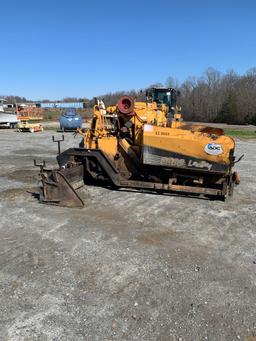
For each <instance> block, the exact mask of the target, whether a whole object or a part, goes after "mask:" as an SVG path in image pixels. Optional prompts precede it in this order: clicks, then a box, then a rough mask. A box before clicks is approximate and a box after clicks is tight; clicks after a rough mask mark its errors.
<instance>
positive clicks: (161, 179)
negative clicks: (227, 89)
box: [35, 88, 240, 207]
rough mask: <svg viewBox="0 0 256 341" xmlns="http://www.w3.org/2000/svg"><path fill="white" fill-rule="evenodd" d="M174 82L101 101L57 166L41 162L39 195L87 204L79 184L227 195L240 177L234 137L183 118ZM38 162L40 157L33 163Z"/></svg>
mask: <svg viewBox="0 0 256 341" xmlns="http://www.w3.org/2000/svg"><path fill="white" fill-rule="evenodd" d="M176 100H177V91H176V90H175V89H173V88H150V89H148V90H147V91H146V101H145V102H137V101H136V100H134V99H133V98H131V97H129V96H123V97H121V98H120V100H119V101H118V103H117V104H116V105H114V106H110V107H107V108H106V107H105V105H104V103H103V101H102V100H97V103H96V105H95V106H94V114H93V118H92V120H91V123H90V127H89V129H88V130H87V131H83V130H81V129H80V130H78V133H79V134H81V135H82V137H83V138H82V142H81V143H80V145H79V147H78V148H70V149H67V150H66V151H64V152H62V153H60V148H59V154H58V156H57V161H58V164H59V168H58V169H55V170H52V169H47V168H46V166H45V164H43V165H39V166H40V176H41V180H42V187H41V193H40V201H41V202H44V203H48V204H55V205H60V206H67V207H83V205H84V203H83V200H82V198H81V197H80V195H79V193H78V191H77V189H78V188H80V187H81V186H82V185H84V184H87V185H91V184H97V185H103V186H108V187H113V188H115V189H118V188H124V187H126V188H134V189H138V190H142V189H144V190H149V191H155V192H159V193H167V192H171V193H174V192H176V193H178V194H183V195H190V196H204V197H209V198H216V199H222V200H225V199H226V198H227V197H228V196H231V195H232V193H233V188H234V185H235V184H238V183H239V181H240V180H239V174H238V173H237V172H233V170H232V169H233V166H234V164H235V163H236V162H238V161H239V160H237V161H236V160H235V156H234V151H235V142H234V140H233V139H232V138H231V137H228V136H226V135H224V133H223V130H222V129H219V128H212V127H208V126H205V125H199V124H191V123H186V122H184V121H183V120H182V116H181V110H180V108H179V107H178V106H177V103H176ZM35 165H37V163H36V162H35Z"/></svg>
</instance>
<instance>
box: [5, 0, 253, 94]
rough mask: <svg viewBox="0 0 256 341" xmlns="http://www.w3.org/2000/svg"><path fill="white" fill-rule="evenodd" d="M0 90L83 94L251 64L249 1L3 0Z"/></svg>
mask: <svg viewBox="0 0 256 341" xmlns="http://www.w3.org/2000/svg"><path fill="white" fill-rule="evenodd" d="M0 25H1V33H2V34H1V47H0V49H1V53H0V66H1V82H0V95H7V94H13V95H20V96H25V97H27V98H30V99H34V100H36V99H43V98H49V99H61V98H63V97H66V96H77V97H80V96H82V97H88V98H91V97H93V96H96V95H100V94H104V93H106V92H113V91H117V90H129V89H133V88H135V89H140V88H145V87H146V86H148V85H150V84H152V83H156V82H165V81H166V79H167V78H168V77H169V76H173V77H175V78H177V79H179V80H180V81H183V80H184V79H186V78H187V77H188V76H199V75H201V73H202V72H203V71H205V70H206V68H207V67H213V68H215V69H218V70H220V71H222V72H225V71H227V70H230V69H234V70H235V71H237V72H238V73H244V72H245V71H246V70H247V69H249V68H251V67H253V66H256V43H255V39H256V1H254V0H243V1H242V0H222V1H221V0H193V1H192V0H173V1H172V0H169V1H168V0H155V1H151V0H137V1H135V0H129V1H123V0H119V1H114V0H108V1H97V0H94V1H86V0H84V1H82V0H73V1H65V0H61V1H60V0H51V1H50V0H41V1H40V0H33V1H30V0H23V1H19V0H16V1H13V0H8V1H4V2H2V3H1V21H0Z"/></svg>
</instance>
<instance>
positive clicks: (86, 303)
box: [0, 130, 256, 341]
mask: <svg viewBox="0 0 256 341" xmlns="http://www.w3.org/2000/svg"><path fill="white" fill-rule="evenodd" d="M51 135H52V132H49V131H45V132H43V133H37V134H29V133H27V134H26V133H16V132H14V131H10V130H1V131H0V145H1V157H0V161H1V162H0V217H1V218H0V303H1V309H0V340H11V341H18V340H29V341H30V340H32V341H33V340H35V341H41V340H42V341H43V340H65V341H66V340H72V341H73V340H74V341H76V340H161V341H162V340H164V341H165V340H171V341H172V340H175V341H176V340H177V341H178V340H179V341H181V340H183V341H184V340H189V341H190V340H191V341H197V340H216V341H222V340H228V341H230V340H231V341H232V340H247V341H255V340H256V287H255V284H256V252H255V237H256V233H255V226H256V224H255V218H256V212H255V209H256V172H255V166H256V153H255V148H256V141H253V140H251V141H238V142H237V152H236V154H237V155H238V156H240V155H241V154H243V153H244V154H245V157H244V159H243V160H242V161H241V162H240V163H239V164H238V165H237V169H238V170H239V171H240V172H241V184H240V185H239V186H238V187H237V188H236V189H235V193H234V197H233V198H232V199H231V200H230V201H228V202H225V203H223V202H219V201H209V200H200V199H194V198H188V197H179V196H170V195H154V194H146V193H138V192H133V191H124V190H122V191H110V190H108V189H104V188H98V187H89V188H84V189H83V190H82V192H81V195H82V197H83V198H84V201H85V208H83V209H68V208H60V207H54V206H46V205H42V204H39V203H38V202H37V200H36V199H35V198H34V197H33V195H31V192H33V191H34V190H35V187H36V186H37V172H38V170H37V169H35V168H34V167H33V164H32V163H33V159H34V158H36V159H37V160H38V161H40V160H43V159H45V160H46V161H47V163H48V164H49V165H54V164H55V154H56V150H57V146H56V144H53V143H52V142H51ZM56 135H58V134H56ZM58 136H61V135H60V134H59V135H58ZM79 141H80V139H79V138H78V137H77V138H76V139H74V138H73V135H72V134H70V133H66V134H65V142H64V143H63V149H64V148H66V147H69V146H72V145H77V144H78V143H79Z"/></svg>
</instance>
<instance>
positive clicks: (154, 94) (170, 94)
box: [146, 88, 177, 110]
mask: <svg viewBox="0 0 256 341" xmlns="http://www.w3.org/2000/svg"><path fill="white" fill-rule="evenodd" d="M146 97H147V102H149V103H150V102H156V104H157V105H159V106H160V105H162V104H165V105H167V106H168V107H169V108H170V110H171V109H172V108H175V106H176V102H177V92H176V90H175V89H173V88H150V89H148V90H147V91H146Z"/></svg>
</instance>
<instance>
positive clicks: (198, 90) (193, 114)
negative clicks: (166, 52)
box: [101, 68, 256, 125]
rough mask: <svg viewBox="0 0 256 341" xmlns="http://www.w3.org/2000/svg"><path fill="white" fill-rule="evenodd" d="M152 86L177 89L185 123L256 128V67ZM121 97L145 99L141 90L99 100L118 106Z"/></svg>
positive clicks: (110, 95) (209, 73) (207, 73)
mask: <svg viewBox="0 0 256 341" xmlns="http://www.w3.org/2000/svg"><path fill="white" fill-rule="evenodd" d="M153 86H167V87H173V88H175V89H177V90H179V93H180V95H179V96H178V105H179V106H181V108H182V113H183V117H184V119H185V120H189V121H200V122H216V123H217V122H218V123H229V124H254V125H256V68H252V69H249V70H248V71H247V72H246V73H245V74H244V75H239V74H237V73H236V72H235V71H233V70H231V71H228V72H226V73H225V74H222V73H220V72H219V71H217V70H215V69H213V68H208V69H207V70H206V71H205V72H204V73H203V74H202V76H200V77H189V78H187V79H186V80H185V81H184V82H182V83H180V82H179V81H178V80H177V79H175V78H174V77H168V79H167V81H166V82H165V83H164V84H163V83H155V84H152V85H150V86H149V87H153ZM124 94H126V95H130V96H132V97H134V98H136V99H137V100H145V91H141V90H140V91H136V90H132V91H128V92H127V91H126V92H123V91H122V92H121V91H119V92H115V93H108V94H105V95H102V96H101V98H104V101H105V103H106V105H109V104H114V103H117V101H118V99H119V98H120V97H121V96H122V95H124Z"/></svg>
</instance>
